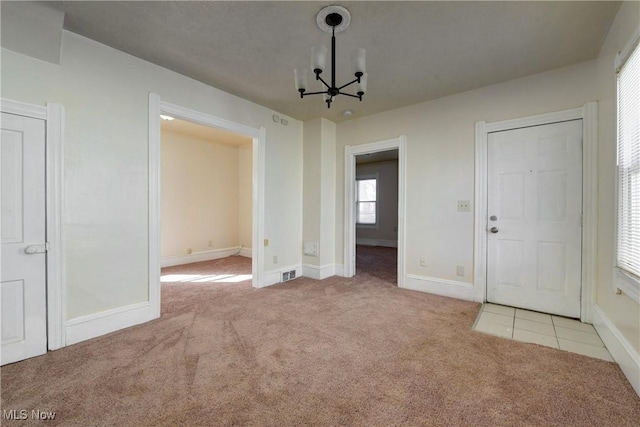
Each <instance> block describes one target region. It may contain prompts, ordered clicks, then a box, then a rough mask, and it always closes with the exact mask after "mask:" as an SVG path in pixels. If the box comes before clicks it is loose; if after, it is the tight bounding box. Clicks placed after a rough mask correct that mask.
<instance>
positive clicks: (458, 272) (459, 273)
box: [456, 265, 464, 277]
mask: <svg viewBox="0 0 640 427" xmlns="http://www.w3.org/2000/svg"><path fill="white" fill-rule="evenodd" d="M456 275H457V276H460V277H464V267H463V266H461V265H458V266H456Z"/></svg>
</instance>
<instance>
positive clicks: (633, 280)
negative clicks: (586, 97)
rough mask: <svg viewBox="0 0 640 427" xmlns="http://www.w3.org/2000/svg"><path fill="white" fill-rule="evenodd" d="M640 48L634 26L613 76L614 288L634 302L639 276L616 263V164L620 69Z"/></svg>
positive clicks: (639, 31)
mask: <svg viewBox="0 0 640 427" xmlns="http://www.w3.org/2000/svg"><path fill="white" fill-rule="evenodd" d="M637 50H640V27H638V28H636V30H635V31H634V33H633V35H632V36H631V38H630V39H629V41H628V42H627V44H626V45H625V47H624V48H623V49H622V50H621V51H620V52H619V53H618V55H617V56H616V61H615V77H616V97H615V99H616V117H615V130H616V168H615V174H616V176H615V198H616V199H615V235H614V260H613V261H614V266H613V271H614V280H613V285H614V290H615V291H618V290H619V291H622V292H623V293H624V294H626V295H627V296H629V297H630V298H631V299H633V300H634V301H635V302H637V303H640V277H638V276H636V275H635V274H633V273H632V272H629V271H627V270H626V269H624V268H622V267H620V266H619V265H618V264H619V263H618V226H619V210H620V205H619V202H620V198H619V196H620V191H621V190H620V185H621V184H620V169H619V165H618V161H619V152H620V138H619V136H620V132H619V127H620V123H619V117H620V115H619V107H620V106H619V90H620V80H619V79H620V76H619V73H620V70H621V69H622V67H623V66H624V65H625V64H626V62H627V60H628V59H629V58H630V57H631V55H632V54H634V53H636V51H637Z"/></svg>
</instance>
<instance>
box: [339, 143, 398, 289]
mask: <svg viewBox="0 0 640 427" xmlns="http://www.w3.org/2000/svg"><path fill="white" fill-rule="evenodd" d="M405 147H406V137H405V136H404V135H401V136H399V137H397V138H394V139H390V140H384V141H377V142H372V143H369V144H362V145H357V146H347V147H345V239H344V241H345V245H344V276H345V277H352V276H354V275H355V274H358V273H365V272H366V273H367V274H373V275H375V276H376V277H379V278H383V280H384V279H387V280H388V281H390V282H392V283H394V284H397V286H398V287H403V279H404V241H405V238H404V230H405V225H404V212H405V164H406V157H405V156H406V151H405V150H406V148H405ZM356 266H357V267H356Z"/></svg>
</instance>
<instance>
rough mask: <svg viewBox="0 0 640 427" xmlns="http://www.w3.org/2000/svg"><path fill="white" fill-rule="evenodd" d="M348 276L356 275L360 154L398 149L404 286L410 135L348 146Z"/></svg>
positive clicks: (400, 272) (401, 281)
mask: <svg viewBox="0 0 640 427" xmlns="http://www.w3.org/2000/svg"><path fill="white" fill-rule="evenodd" d="M344 149H345V151H344V260H343V262H344V273H343V274H344V277H353V275H354V274H355V273H356V271H355V247H356V223H355V203H354V201H355V180H356V156H357V155H360V154H367V153H377V152H379V151H387V150H394V149H398V287H399V288H402V287H403V286H404V278H405V262H404V253H405V211H406V164H407V153H406V151H407V137H406V135H400V136H398V137H397V138H394V139H387V140H384V141H377V142H371V143H368V144H361V145H355V146H351V145H347V146H345V147H344Z"/></svg>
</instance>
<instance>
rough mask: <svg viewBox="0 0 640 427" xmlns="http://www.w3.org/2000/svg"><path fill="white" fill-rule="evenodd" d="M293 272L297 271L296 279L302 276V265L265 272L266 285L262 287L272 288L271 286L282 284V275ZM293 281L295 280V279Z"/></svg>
mask: <svg viewBox="0 0 640 427" xmlns="http://www.w3.org/2000/svg"><path fill="white" fill-rule="evenodd" d="M291 270H295V271H296V278H298V277H301V276H302V265H300V264H296V265H290V266H288V267H281V268H279V269H278V270H271V271H265V273H264V283H263V284H262V286H261V287H263V288H264V287H266V286H271V285H275V284H277V283H281V282H282V273H284V272H285V271H291ZM293 280H295V279H293Z"/></svg>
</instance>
